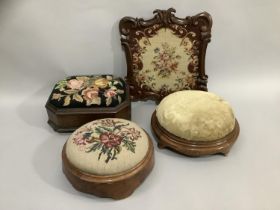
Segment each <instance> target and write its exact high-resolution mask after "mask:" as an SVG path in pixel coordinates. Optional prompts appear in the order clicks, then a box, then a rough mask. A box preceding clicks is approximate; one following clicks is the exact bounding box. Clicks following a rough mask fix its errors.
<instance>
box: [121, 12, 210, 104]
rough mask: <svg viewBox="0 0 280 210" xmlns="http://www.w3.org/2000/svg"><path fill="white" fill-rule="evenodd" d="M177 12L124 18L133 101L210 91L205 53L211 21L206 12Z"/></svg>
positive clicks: (122, 37) (128, 75) (124, 40)
mask: <svg viewBox="0 0 280 210" xmlns="http://www.w3.org/2000/svg"><path fill="white" fill-rule="evenodd" d="M175 12H176V11H175V9H173V8H170V9H168V10H155V11H154V12H153V13H154V14H155V15H154V17H153V18H152V19H149V20H144V19H142V18H132V17H124V18H122V19H121V21H120V24H119V30H120V34H121V44H122V46H123V47H124V50H125V55H126V61H127V77H126V80H127V83H128V85H129V88H130V95H131V99H132V100H133V101H137V100H149V99H151V100H155V101H157V102H159V101H160V100H161V99H162V98H163V97H165V96H166V95H168V94H170V93H172V92H175V91H179V90H184V89H194V90H204V91H207V78H208V77H207V75H206V74H205V53H206V48H207V44H208V42H210V38H211V27H212V19H211V16H210V15H209V14H208V13H206V12H203V13H200V14H198V15H195V16H192V17H190V16H188V17H186V18H178V17H176V16H175V15H174V13H175Z"/></svg>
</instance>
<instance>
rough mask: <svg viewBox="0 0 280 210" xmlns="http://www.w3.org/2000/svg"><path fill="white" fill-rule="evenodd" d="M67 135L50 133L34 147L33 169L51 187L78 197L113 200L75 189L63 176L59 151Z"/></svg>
mask: <svg viewBox="0 0 280 210" xmlns="http://www.w3.org/2000/svg"><path fill="white" fill-rule="evenodd" d="M69 135H70V134H59V135H58V134H57V135H52V136H51V137H49V138H48V139H46V140H45V141H44V142H43V143H42V144H41V145H39V146H38V147H37V148H36V150H35V152H34V155H33V157H32V165H33V167H34V168H35V171H36V172H37V174H38V175H39V177H40V178H41V179H42V180H43V181H44V182H45V183H47V184H48V185H50V186H51V187H53V188H56V189H59V190H61V191H64V192H65V193H68V194H72V195H75V196H77V198H78V199H91V200H94V201H95V202H113V200H112V199H106V198H104V199H100V198H98V197H95V196H94V195H90V194H86V193H82V192H79V191H76V190H75V189H74V188H73V187H72V186H71V184H70V182H68V180H67V179H66V177H65V176H64V174H63V171H62V158H61V151H62V148H63V145H64V143H65V141H66V140H67V138H68V137H69Z"/></svg>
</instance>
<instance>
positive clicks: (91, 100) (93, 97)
mask: <svg viewBox="0 0 280 210" xmlns="http://www.w3.org/2000/svg"><path fill="white" fill-rule="evenodd" d="M98 93H99V88H98V87H88V88H86V89H84V90H83V91H82V96H83V98H84V99H85V100H86V102H87V105H91V104H100V103H101V99H100V97H99V96H98Z"/></svg>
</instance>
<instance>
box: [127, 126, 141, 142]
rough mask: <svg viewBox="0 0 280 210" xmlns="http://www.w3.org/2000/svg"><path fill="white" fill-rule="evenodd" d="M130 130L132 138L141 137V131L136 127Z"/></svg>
mask: <svg viewBox="0 0 280 210" xmlns="http://www.w3.org/2000/svg"><path fill="white" fill-rule="evenodd" d="M128 130H129V134H130V139H131V140H136V139H138V138H139V137H141V133H140V131H138V130H136V129H135V128H129V129H128Z"/></svg>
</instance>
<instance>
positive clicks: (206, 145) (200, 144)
mask: <svg viewBox="0 0 280 210" xmlns="http://www.w3.org/2000/svg"><path fill="white" fill-rule="evenodd" d="M151 127H152V130H153V132H154V133H155V135H156V137H157V140H158V147H159V148H164V147H168V148H170V149H172V150H175V151H176V152H179V153H181V154H184V155H187V156H203V155H211V154H217V153H221V154H224V155H226V154H227V153H228V152H229V150H230V148H231V146H232V145H233V144H234V142H235V141H236V139H237V137H238V135H239V131H240V128H239V124H238V121H237V119H235V126H234V129H233V130H232V131H231V132H230V133H229V134H227V135H226V136H225V137H223V138H220V139H217V140H213V141H194V140H188V139H184V138H180V137H178V136H175V135H174V134H172V133H170V132H169V131H167V130H166V129H165V128H163V127H162V126H161V125H160V123H159V121H158V119H157V117H156V111H154V113H153V115H152V118H151Z"/></svg>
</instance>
